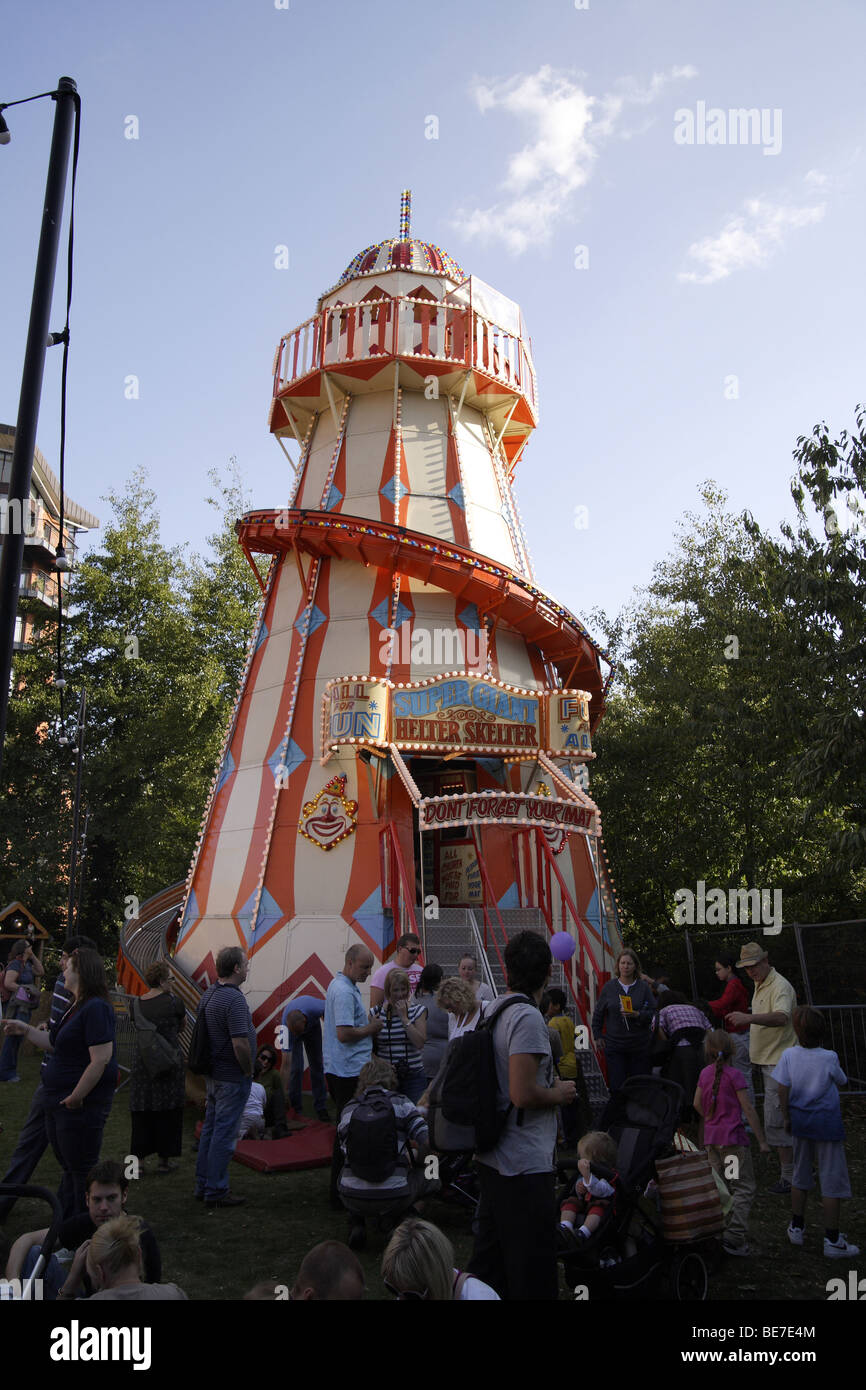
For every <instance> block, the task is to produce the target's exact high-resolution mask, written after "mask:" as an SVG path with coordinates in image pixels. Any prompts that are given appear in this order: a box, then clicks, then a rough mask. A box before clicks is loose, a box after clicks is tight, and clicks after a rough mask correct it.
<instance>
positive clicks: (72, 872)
mask: <svg viewBox="0 0 866 1390" xmlns="http://www.w3.org/2000/svg"><path fill="white" fill-rule="evenodd" d="M86 711H87V691H86V690H82V692H81V699H80V700H79V701H78V756H77V758H76V761H75V801H74V803H73V807H72V849H71V851H70V855H69V899H68V903H67V909H66V928H67V933H68V934H69V935H71V934H72V926H73V922H72V919H73V916H74V914H75V877H76V874H77V873H78V817H79V813H80V810H81V770H82V767H83V765H84V716H85V713H86Z"/></svg>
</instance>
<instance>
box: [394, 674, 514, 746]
mask: <svg viewBox="0 0 866 1390" xmlns="http://www.w3.org/2000/svg"><path fill="white" fill-rule="evenodd" d="M391 737H392V741H393V742H394V743H396V744H397V746H398V747H401V746H403V745H408V744H413V743H432V744H438V745H440V746H441V747H446V748H465V749H470V748H483V749H485V750H487V749H490V748H499V749H507V750H509V751H514V750H515V749H519V750H522V751H527V752H531V753H533V754H535V753H537V752H538V749H539V748H540V747H541V699H540V697H539V696H538V695H537V694H533V693H532V692H531V691H528V690H527V691H516V690H514V689H513V688H512V687H504V686H499V685H493V684H491V683H489V682H488V681H484V680H479V679H478V678H475V677H472V676H456V677H451V678H450V679H447V680H439V681H434V682H433V683H432V684H430V685H422V686H418V687H416V688H415V689H409V690H399V689H398V690H395V691H394V692H393V693H392V696H391Z"/></svg>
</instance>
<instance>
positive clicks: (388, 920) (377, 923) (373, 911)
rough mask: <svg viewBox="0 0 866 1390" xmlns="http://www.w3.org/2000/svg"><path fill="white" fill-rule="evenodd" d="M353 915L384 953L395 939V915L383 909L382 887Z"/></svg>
mask: <svg viewBox="0 0 866 1390" xmlns="http://www.w3.org/2000/svg"><path fill="white" fill-rule="evenodd" d="M352 915H353V917H354V918H355V920H356V921H357V922H358V923H359V925H360V926H362V927H363V928H364V931H365V932H366V933H367V935H368V936H369V937H371V938H372V939H373V941H375V942H376V945H377V946H379V947H380V948H381V949H382V950H383V951H384V949H385V947H386V945H387V944H388V942H389V941H392V940H393V937H394V914H393V912H391V910H390V909H389V910H388V911H387V912H385V911H383V909H382V889H381V886H378V887H376V888H374V889H373V891H372V893H371V894H370V896H369V898H367V899H365V901H364V902H362V903H361V906H360V907H359V908H357V909H356V911H355V912H354V913H353V914H352Z"/></svg>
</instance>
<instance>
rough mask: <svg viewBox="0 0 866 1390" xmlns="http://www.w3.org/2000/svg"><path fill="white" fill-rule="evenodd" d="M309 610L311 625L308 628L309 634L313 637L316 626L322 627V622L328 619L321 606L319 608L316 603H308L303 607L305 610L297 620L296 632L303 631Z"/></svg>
mask: <svg viewBox="0 0 866 1390" xmlns="http://www.w3.org/2000/svg"><path fill="white" fill-rule="evenodd" d="M308 611H309V614H310V625H309V627H308V628H307V636H308V637H311V636H312V635H313V633H314V632H315V631H316V628H317V627H321V626H322V623H326V622H327V621H328V620H327V618H326V617H325V615H324V613H323V612H322V610H321V608H317V607H316V605H315V604H314V603H313V604H307V607H306V608H305V609H303V611H302V612H301V613H300V614H299V616H298V618H297V621H296V622H295V631H296V632H303V630H304V620H305V618H306V616H307V612H308Z"/></svg>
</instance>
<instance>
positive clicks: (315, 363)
mask: <svg viewBox="0 0 866 1390" xmlns="http://www.w3.org/2000/svg"><path fill="white" fill-rule="evenodd" d="M376 357H388V358H390V357H400V358H407V357H418V358H426V359H428V360H433V361H437V362H452V363H453V364H454V365H455V367H457V366H461V367H472V368H475V369H476V370H478V371H479V372H482V373H484V375H486V376H488V377H492V378H493V379H494V380H496V381H498V382H500V383H501V384H502V385H504V386H507V387H510V389H511V390H513V391H515V392H518V393H519V394H520V395H522V396H524V397H525V398H526V399H527V400H528V402H529V404H530V405H531V407H532V409H533V411H534V412H535V411H537V391H536V383H535V372H534V370H533V366H532V361H531V359H530V356H529V353H528V352H527V350H526V348H525V347H524V344H523V342H522V341H521V339H520V338H519V337H518V336H517V335H516V334H514V333H509V332H507V331H506V330H505V329H504V328H500V327H499V326H498V325H497V324H495V323H492V322H491V321H490V320H489V319H486V318H485V317H484V316H483V315H482V314H479V313H478V312H477V311H475V310H473V309H470V308H464V307H461V306H457V305H453V304H440V303H437V302H435V301H433V300H424V299H415V298H413V297H412V296H411V295H400V296H397V297H394V298H387V297H386V298H382V299H375V300H367V301H365V302H363V303H360V304H335V305H333V306H331V307H330V308H327V309H322V311H321V312H320V313H318V314H315V315H314V316H313V318H310V319H307V321H306V323H302V324H301V325H300V326H299V327H298V328H293V329H292V331H291V332H290V333H287V334H286V335H285V337H284V338H282V339H281V340H280V345H279V347H278V348H277V352H276V357H275V360H274V395H275V396H277V395H280V393H281V392H283V391H284V390H285V389H286V388H287V387H288V386H291V385H292V384H293V383H294V382H296V381H299V380H300V379H301V378H302V377H305V376H308V375H309V374H310V373H311V372H315V371H318V370H319V369H320V368H322V367H330V366H336V365H337V364H339V363H343V362H362V361H369V360H370V359H372V358H376Z"/></svg>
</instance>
